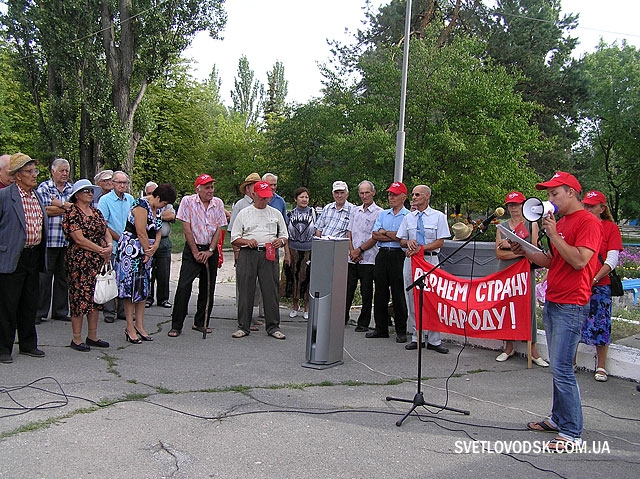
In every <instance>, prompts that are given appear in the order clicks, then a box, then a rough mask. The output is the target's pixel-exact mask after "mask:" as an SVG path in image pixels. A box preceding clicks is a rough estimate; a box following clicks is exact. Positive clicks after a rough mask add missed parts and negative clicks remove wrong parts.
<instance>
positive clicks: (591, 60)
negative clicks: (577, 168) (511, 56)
mask: <svg viewBox="0 0 640 479" xmlns="http://www.w3.org/2000/svg"><path fill="white" fill-rule="evenodd" d="M580 67H581V71H582V74H583V77H584V79H585V82H586V88H587V91H588V95H587V96H586V97H585V99H584V101H583V102H582V103H581V105H580V120H581V122H580V131H581V132H582V138H581V142H580V144H579V148H578V151H579V153H580V155H579V159H580V161H581V163H582V164H583V165H584V167H585V169H586V171H585V174H586V176H587V178H588V180H589V181H590V182H591V188H596V189H601V190H602V191H603V192H605V193H607V194H608V197H609V205H610V207H611V211H612V214H613V217H614V219H615V220H616V221H617V220H618V219H620V215H621V214H622V215H625V216H626V217H627V218H637V217H638V216H639V215H640V179H639V178H640V162H639V161H638V155H639V153H638V152H639V151H640V123H639V122H638V118H640V52H639V51H638V50H637V49H636V48H634V47H633V46H631V45H628V44H626V43H625V42H623V43H622V46H621V47H619V46H618V45H617V44H616V43H613V44H612V45H607V44H605V43H604V42H601V43H600V44H599V45H598V47H597V49H596V51H595V52H593V53H590V54H587V55H585V56H584V58H583V59H582V60H581V65H580Z"/></svg>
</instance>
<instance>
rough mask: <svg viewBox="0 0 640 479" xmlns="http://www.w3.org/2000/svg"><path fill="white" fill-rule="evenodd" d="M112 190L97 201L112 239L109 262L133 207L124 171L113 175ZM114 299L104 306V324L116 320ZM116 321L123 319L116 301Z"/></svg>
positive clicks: (119, 302)
mask: <svg viewBox="0 0 640 479" xmlns="http://www.w3.org/2000/svg"><path fill="white" fill-rule="evenodd" d="M112 182H113V190H111V191H110V192H109V193H107V194H106V195H103V196H101V197H100V200H99V201H98V209H99V210H100V211H101V212H102V216H104V219H105V220H106V221H107V227H108V228H109V232H110V233H111V237H112V238H113V253H112V255H113V256H112V257H111V260H112V262H113V260H114V259H115V254H116V251H117V250H118V241H120V235H121V234H122V233H123V232H124V227H125V226H126V224H127V215H128V214H129V210H131V206H132V205H133V196H131V195H130V194H129V193H127V190H128V189H129V177H128V176H127V174H126V173H125V172H124V171H116V172H114V173H113V179H112ZM115 301H116V300H115V299H114V300H111V301H109V302H107V303H105V305H104V309H103V314H104V321H105V322H106V323H113V322H114V321H115V318H116V308H115ZM117 316H118V319H125V316H124V303H123V301H118V315H117Z"/></svg>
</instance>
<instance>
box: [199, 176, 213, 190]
mask: <svg viewBox="0 0 640 479" xmlns="http://www.w3.org/2000/svg"><path fill="white" fill-rule="evenodd" d="M215 182H216V180H214V179H213V178H211V176H209V175H207V174H206V173H205V174H204V175H200V176H198V178H197V179H196V188H197V187H198V186H200V185H206V184H208V183H215Z"/></svg>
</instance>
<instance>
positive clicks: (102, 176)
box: [91, 170, 113, 207]
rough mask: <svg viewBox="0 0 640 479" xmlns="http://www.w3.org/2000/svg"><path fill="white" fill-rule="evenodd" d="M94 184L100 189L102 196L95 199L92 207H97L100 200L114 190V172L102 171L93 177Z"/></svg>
mask: <svg viewBox="0 0 640 479" xmlns="http://www.w3.org/2000/svg"><path fill="white" fill-rule="evenodd" d="M93 184H94V185H97V186H99V187H100V194H99V195H96V197H95V198H94V199H93V203H92V204H91V206H93V207H97V206H98V200H99V199H100V197H101V196H102V195H106V194H107V193H109V192H110V191H111V190H113V170H102V171H101V172H99V173H97V174H96V175H95V176H94V177H93Z"/></svg>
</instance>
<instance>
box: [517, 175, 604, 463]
mask: <svg viewBox="0 0 640 479" xmlns="http://www.w3.org/2000/svg"><path fill="white" fill-rule="evenodd" d="M536 188H537V189H539V190H544V189H546V190H547V194H548V196H549V201H550V202H551V203H553V204H554V205H555V206H556V208H557V212H558V214H559V215H561V216H562V218H561V219H560V220H559V221H558V222H557V223H556V219H555V217H554V215H548V216H546V217H544V218H543V219H542V228H543V229H544V230H545V232H546V234H547V236H548V237H549V240H550V242H551V251H549V252H546V253H533V254H532V253H528V252H526V251H524V249H523V248H522V247H520V246H519V245H517V244H515V243H513V244H512V250H513V251H514V252H515V253H516V254H522V255H524V256H526V257H527V258H528V259H529V260H531V261H532V262H534V263H536V264H538V265H540V266H544V267H546V268H549V273H548V274H547V285H548V286H547V295H546V302H545V305H544V309H543V312H542V318H543V321H544V329H545V332H546V334H547V347H548V349H549V360H550V361H549V362H550V363H551V374H552V376H553V402H552V410H551V417H550V418H549V419H548V420H544V421H540V422H530V423H528V424H527V427H528V428H529V429H531V430H534V431H545V432H549V431H551V432H556V433H557V436H556V438H555V439H554V440H552V441H551V442H550V443H549V448H550V450H552V451H553V450H558V451H559V450H565V449H567V448H571V447H572V446H573V444H575V445H579V444H581V443H582V438H581V437H580V436H581V434H582V405H581V402H580V389H579V388H578V383H577V381H576V377H575V374H574V370H573V358H574V357H575V354H576V349H577V348H578V341H579V340H580V333H581V331H582V325H583V323H584V321H585V319H586V318H587V315H588V314H589V299H590V297H591V283H592V279H593V277H594V274H595V272H596V271H597V270H598V269H599V267H598V265H599V263H598V255H597V254H594V253H595V252H596V251H598V248H599V247H600V242H601V240H602V227H601V225H600V222H599V221H598V220H597V218H596V217H595V216H594V215H592V214H591V213H589V212H587V211H586V210H585V209H584V208H583V207H582V203H581V201H580V200H581V198H580V190H581V189H582V188H581V186H580V183H579V182H578V180H577V179H576V178H575V177H574V176H573V175H571V174H569V173H566V172H564V171H559V172H557V173H556V174H555V175H554V176H553V178H551V179H550V180H549V181H546V182H544V183H538V184H537V185H536ZM569 443H573V444H569Z"/></svg>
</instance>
